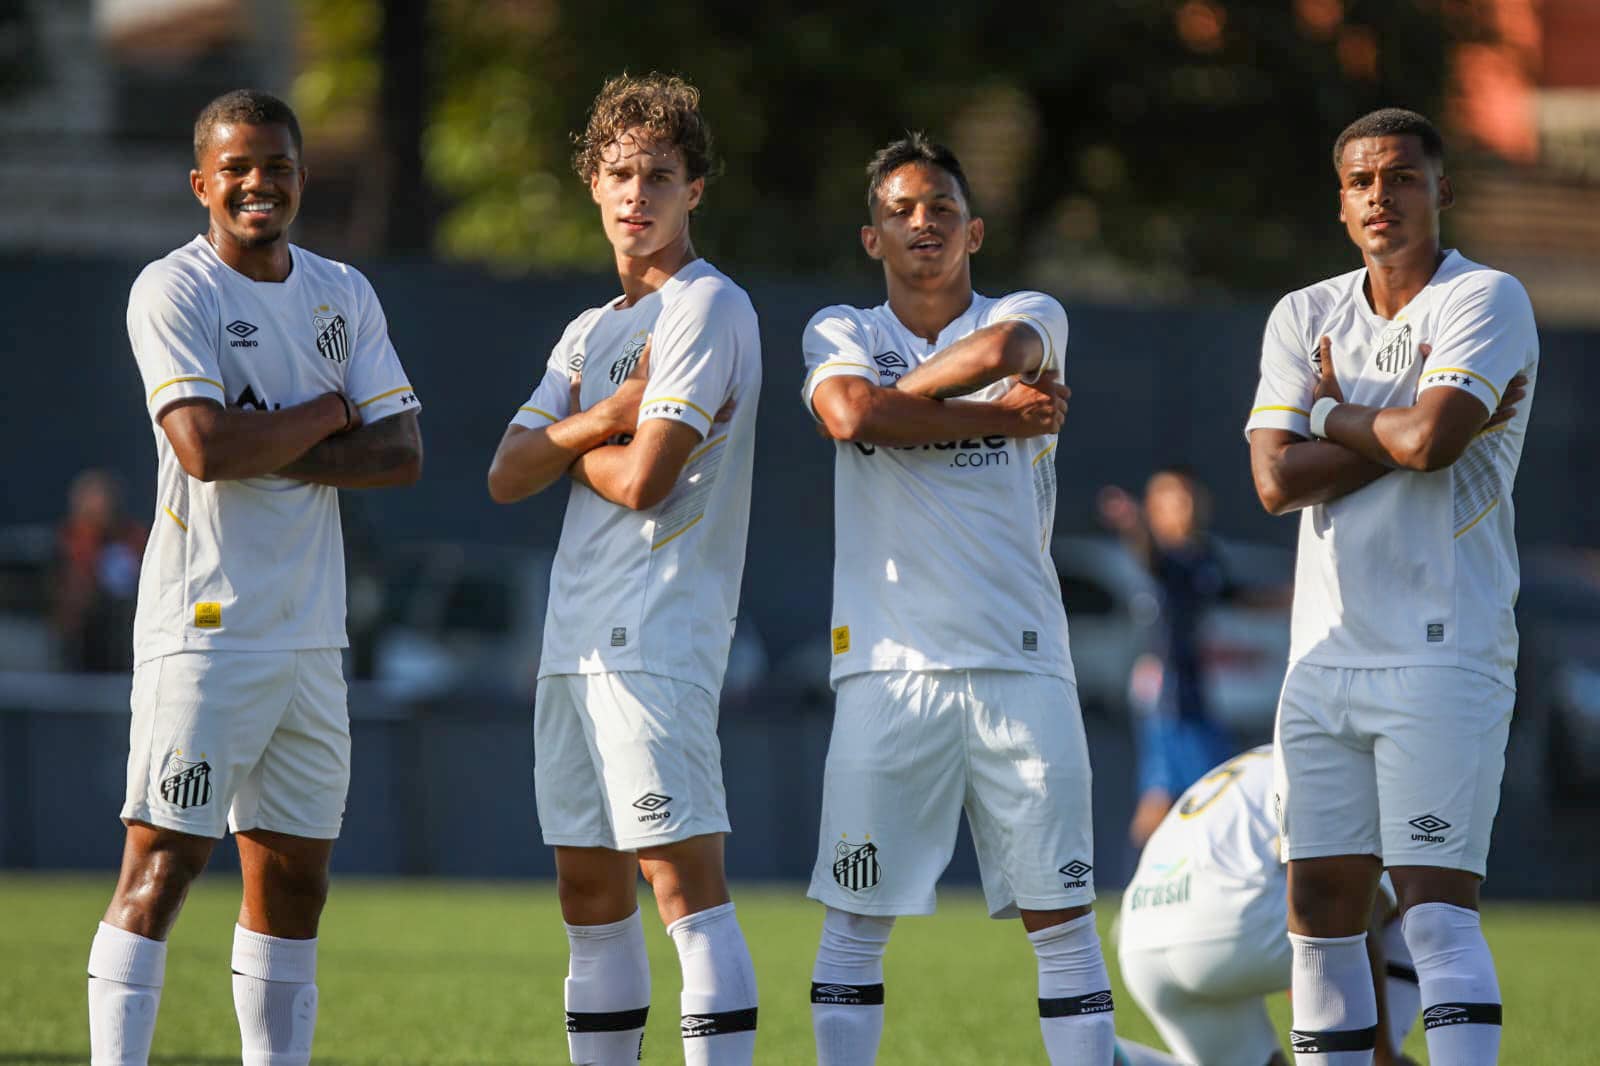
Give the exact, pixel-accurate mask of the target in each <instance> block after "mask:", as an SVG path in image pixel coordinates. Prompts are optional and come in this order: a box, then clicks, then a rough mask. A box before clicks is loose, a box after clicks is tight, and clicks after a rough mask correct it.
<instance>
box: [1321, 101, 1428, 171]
mask: <svg viewBox="0 0 1600 1066" xmlns="http://www.w3.org/2000/svg"><path fill="white" fill-rule="evenodd" d="M1407 135H1410V136H1412V137H1416V138H1417V139H1418V140H1420V141H1421V142H1422V152H1423V154H1424V155H1426V156H1427V157H1428V158H1429V159H1432V160H1433V161H1434V162H1437V163H1442V162H1444V138H1443V137H1441V136H1439V130H1438V128H1437V127H1436V126H1434V124H1433V123H1431V122H1429V121H1428V120H1427V118H1426V117H1424V116H1423V115H1420V114H1418V113H1417V112H1415V111H1407V110H1406V109H1405V108H1403V107H1385V108H1380V109H1379V110H1377V111H1372V112H1369V113H1367V114H1365V115H1362V116H1361V117H1360V118H1358V119H1356V120H1355V121H1354V122H1352V123H1350V125H1348V126H1346V127H1345V128H1344V132H1343V133H1341V134H1339V139H1338V140H1336V141H1334V142H1333V169H1334V170H1338V169H1339V167H1340V166H1342V165H1343V164H1344V146H1345V145H1347V144H1349V143H1350V142H1351V141H1355V140H1360V139H1362V138H1365V137H1403V136H1407Z"/></svg>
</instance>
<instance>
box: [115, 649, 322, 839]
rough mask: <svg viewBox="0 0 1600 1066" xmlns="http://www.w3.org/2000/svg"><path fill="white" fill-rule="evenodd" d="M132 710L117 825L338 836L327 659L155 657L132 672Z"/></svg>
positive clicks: (316, 655)
mask: <svg viewBox="0 0 1600 1066" xmlns="http://www.w3.org/2000/svg"><path fill="white" fill-rule="evenodd" d="M132 703H133V725H132V728H131V729H130V731H129V745H128V793H127V801H126V802H125V803H124V804H123V806H122V817H123V819H124V820H126V821H138V822H148V823H149V824H151V825H155V826H160V827H161V828H163V829H175V830H177V831H179V832H183V833H193V834H195V835H196V836H207V837H221V836H222V835H223V832H224V827H225V826H226V827H227V828H231V829H232V830H233V831H234V832H236V833H237V832H240V831H241V830H247V829H268V830H272V831H273V832H277V833H288V834H291V835H293V836H299V837H311V838H313V839H319V840H331V839H333V838H335V837H337V836H338V835H339V827H340V824H341V823H342V822H343V820H344V802H345V796H346V794H347V793H348V792H349V790H350V715H349V711H348V709H347V707H346V703H345V684H344V669H343V662H342V656H341V654H340V652H339V649H337V648H313V649H309V650H306V651H204V652H199V651H193V652H177V653H175V654H172V655H163V656H161V657H160V658H158V659H150V660H148V661H147V662H143V663H140V664H139V666H138V667H137V668H136V669H135V670H134V672H133V700H132ZM225 810H226V811H227V812H228V814H227V817H226V819H224V817H223V812H224V811H225Z"/></svg>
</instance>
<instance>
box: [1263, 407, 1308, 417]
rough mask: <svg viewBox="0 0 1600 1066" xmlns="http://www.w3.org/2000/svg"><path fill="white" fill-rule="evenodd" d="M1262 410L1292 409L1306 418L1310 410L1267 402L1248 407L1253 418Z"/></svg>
mask: <svg viewBox="0 0 1600 1066" xmlns="http://www.w3.org/2000/svg"><path fill="white" fill-rule="evenodd" d="M1262 411H1293V412H1294V413H1295V414H1297V415H1305V416H1307V417H1308V418H1309V417H1310V415H1311V412H1310V411H1307V410H1305V409H1304V408H1300V407H1290V406H1288V405H1287V404H1269V405H1268V406H1266V407H1252V408H1250V415H1251V417H1252V418H1253V417H1255V416H1256V415H1258V414H1260V413H1261V412H1262Z"/></svg>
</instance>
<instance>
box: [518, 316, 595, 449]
mask: <svg viewBox="0 0 1600 1066" xmlns="http://www.w3.org/2000/svg"><path fill="white" fill-rule="evenodd" d="M589 320H590V316H589V315H588V314H582V315H579V316H578V317H577V318H575V319H573V320H572V322H571V323H570V324H569V325H568V326H567V328H566V330H565V331H564V332H563V333H562V334H561V339H560V340H558V341H556V346H555V347H554V348H552V349H551V350H550V358H549V359H547V360H545V364H544V377H542V378H540V379H539V384H538V385H536V386H535V387H534V390H533V395H532V396H529V397H528V402H527V403H525V404H523V405H522V406H521V407H519V408H517V413H516V414H515V415H513V416H512V418H511V424H512V425H513V426H522V427H523V428H524V429H543V428H544V427H545V426H548V425H552V424H554V423H556V422H559V421H561V420H562V419H563V418H566V417H568V416H569V415H571V414H572V413H573V411H572V381H573V379H574V378H575V377H577V375H579V374H580V373H582V372H583V353H582V352H581V351H579V350H578V347H579V345H578V339H579V338H580V337H582V336H583V335H584V334H586V333H587V332H588V331H587V330H586V329H585V328H584V326H585V324H586V323H587V322H588V321H589Z"/></svg>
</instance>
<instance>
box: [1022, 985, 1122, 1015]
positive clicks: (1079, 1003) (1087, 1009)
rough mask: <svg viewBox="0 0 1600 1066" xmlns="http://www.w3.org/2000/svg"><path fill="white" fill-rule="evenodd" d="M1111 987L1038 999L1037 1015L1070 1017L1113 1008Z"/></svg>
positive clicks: (1102, 1011) (1099, 1012) (1103, 1011)
mask: <svg viewBox="0 0 1600 1066" xmlns="http://www.w3.org/2000/svg"><path fill="white" fill-rule="evenodd" d="M1113 1006H1114V1005H1113V1004H1112V1002H1111V989H1109V988H1108V989H1106V990H1105V991H1103V992H1090V993H1089V994H1088V995H1087V996H1059V997H1057V998H1055V999H1044V998H1041V999H1040V1000H1039V1017H1041V1018H1071V1017H1074V1016H1076V1015H1079V1014H1104V1013H1105V1012H1106V1011H1108V1010H1112V1009H1113Z"/></svg>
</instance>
